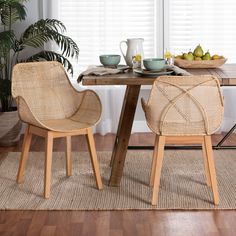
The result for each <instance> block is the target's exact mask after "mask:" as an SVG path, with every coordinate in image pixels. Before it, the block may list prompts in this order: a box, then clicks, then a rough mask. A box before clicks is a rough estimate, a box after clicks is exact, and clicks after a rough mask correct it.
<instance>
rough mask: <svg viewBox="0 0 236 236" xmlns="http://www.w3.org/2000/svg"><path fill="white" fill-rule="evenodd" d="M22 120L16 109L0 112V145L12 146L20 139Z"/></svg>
mask: <svg viewBox="0 0 236 236" xmlns="http://www.w3.org/2000/svg"><path fill="white" fill-rule="evenodd" d="M21 128H22V122H21V120H20V119H19V116H18V112H17V111H10V112H0V146H5V147H6V146H14V145H17V143H18V141H19V140H20V133H21Z"/></svg>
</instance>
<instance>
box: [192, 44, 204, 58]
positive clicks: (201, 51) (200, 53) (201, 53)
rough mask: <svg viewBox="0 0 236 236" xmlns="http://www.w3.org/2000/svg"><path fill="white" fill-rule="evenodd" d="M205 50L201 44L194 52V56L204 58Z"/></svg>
mask: <svg viewBox="0 0 236 236" xmlns="http://www.w3.org/2000/svg"><path fill="white" fill-rule="evenodd" d="M203 53H204V52H203V50H202V47H201V45H200V44H199V45H198V46H197V47H196V48H195V49H194V51H193V54H194V56H195V57H202V56H203Z"/></svg>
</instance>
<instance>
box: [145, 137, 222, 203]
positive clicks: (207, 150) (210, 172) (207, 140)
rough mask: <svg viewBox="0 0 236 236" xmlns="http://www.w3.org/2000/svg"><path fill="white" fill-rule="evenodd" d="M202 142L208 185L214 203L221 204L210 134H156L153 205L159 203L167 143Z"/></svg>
mask: <svg viewBox="0 0 236 236" xmlns="http://www.w3.org/2000/svg"><path fill="white" fill-rule="evenodd" d="M198 143H199V144H201V145H202V150H203V159H204V167H205V175H206V183H207V186H209V187H211V188H212V191H213V199H214V204H215V205H218V204H219V193H218V186H217V180H216V171H215V164H214V159H213V151H212V142H211V136H210V135H204V136H163V135H156V138H155V146H154V151H153V159H152V169H151V174H150V186H151V187H153V194H152V205H155V206H156V205H157V203H158V192H159V186H160V177H161V169H162V163H163V158H164V147H165V145H166V144H185V145H186V144H198Z"/></svg>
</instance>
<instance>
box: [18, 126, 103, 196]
mask: <svg viewBox="0 0 236 236" xmlns="http://www.w3.org/2000/svg"><path fill="white" fill-rule="evenodd" d="M33 134H34V135H37V136H40V137H43V138H45V170H44V197H45V198H49V196H50V186H51V168H52V153H53V140H54V138H61V137H65V138H66V152H65V156H66V175H67V176H68V177H69V176H71V175H72V159H71V137H72V136H76V135H85V136H86V139H87V143H88V149H89V153H90V158H91V162H92V167H93V171H94V175H95V179H96V185H97V188H98V189H99V190H100V189H102V188H103V185H102V179H101V174H100V170H99V163H98V159H97V154H96V148H95V143H94V137H93V132H92V128H85V129H80V130H78V131H77V132H75V131H73V132H56V131H50V130H46V129H42V128H39V127H36V126H33V125H27V128H26V131H25V135H24V140H23V146H22V153H21V158H20V164H19V169H18V173H17V183H19V184H20V183H22V182H23V181H24V174H25V168H26V162H27V160H28V156H29V149H30V144H31V139H32V135H33Z"/></svg>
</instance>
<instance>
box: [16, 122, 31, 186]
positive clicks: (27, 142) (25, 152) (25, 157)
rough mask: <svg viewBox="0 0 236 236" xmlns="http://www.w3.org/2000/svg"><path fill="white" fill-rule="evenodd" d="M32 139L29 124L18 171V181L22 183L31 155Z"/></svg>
mask: <svg viewBox="0 0 236 236" xmlns="http://www.w3.org/2000/svg"><path fill="white" fill-rule="evenodd" d="M31 139H32V134H31V133H29V125H27V128H26V131H25V135H24V141H23V146H22V152H21V158H20V163H19V169H18V173H17V183H22V182H23V180H24V174H25V166H26V162H27V160H28V156H29V149H30V143H31Z"/></svg>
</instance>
